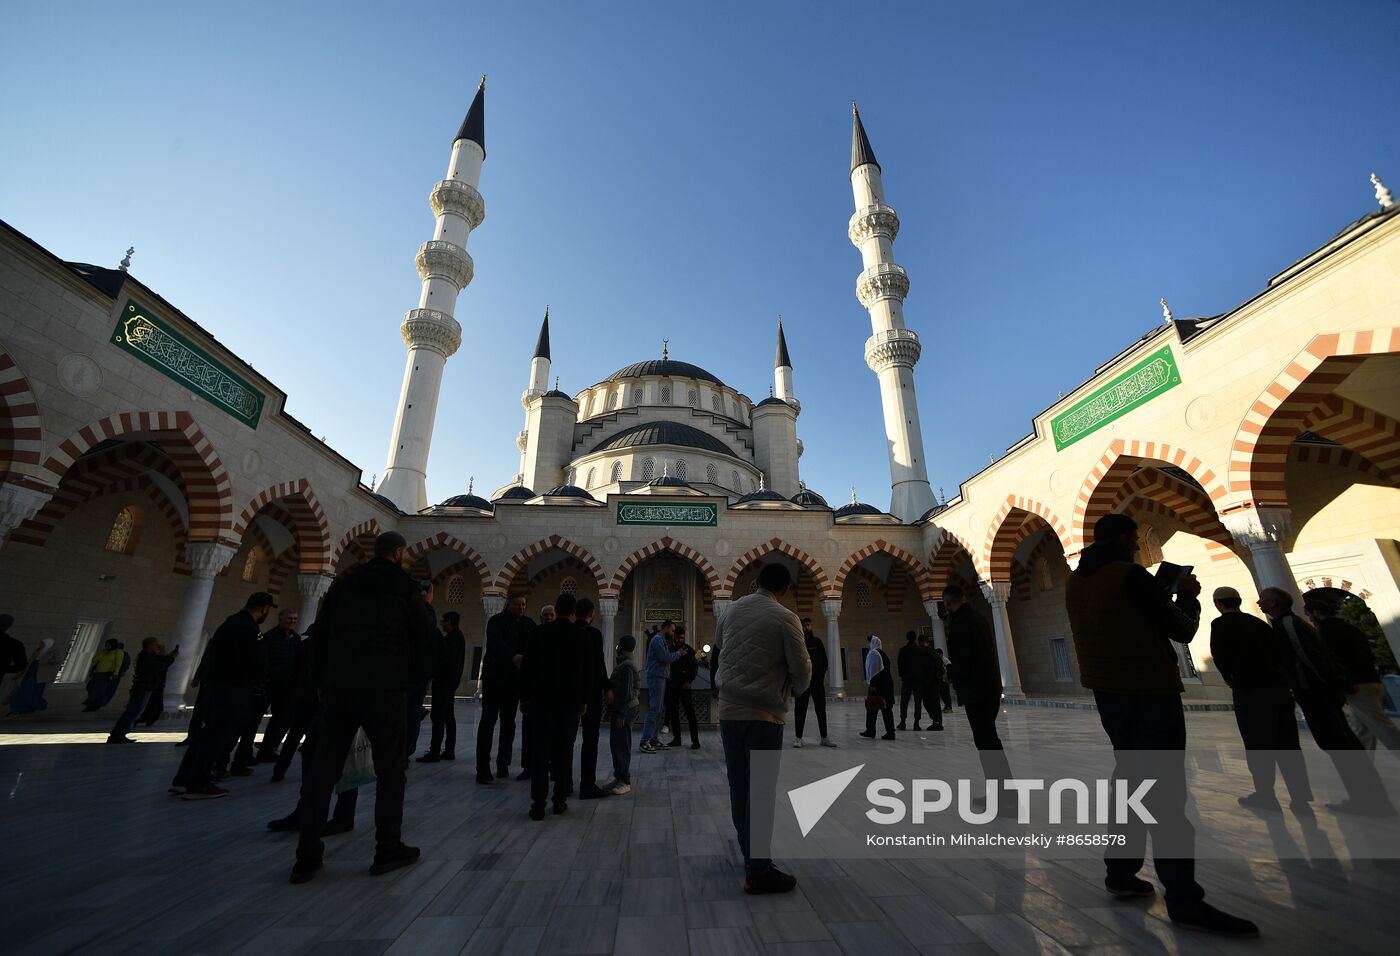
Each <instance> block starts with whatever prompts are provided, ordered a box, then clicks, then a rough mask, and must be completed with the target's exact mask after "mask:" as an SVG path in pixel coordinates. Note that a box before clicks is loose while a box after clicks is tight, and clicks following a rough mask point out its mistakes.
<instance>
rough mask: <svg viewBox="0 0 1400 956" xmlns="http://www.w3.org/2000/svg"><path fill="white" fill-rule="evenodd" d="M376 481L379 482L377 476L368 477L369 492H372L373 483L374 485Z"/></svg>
mask: <svg viewBox="0 0 1400 956" xmlns="http://www.w3.org/2000/svg"><path fill="white" fill-rule="evenodd" d="M378 480H379V476H378V475H370V476H369V490H370V491H373V490H374V483H375V482H376V481H378Z"/></svg>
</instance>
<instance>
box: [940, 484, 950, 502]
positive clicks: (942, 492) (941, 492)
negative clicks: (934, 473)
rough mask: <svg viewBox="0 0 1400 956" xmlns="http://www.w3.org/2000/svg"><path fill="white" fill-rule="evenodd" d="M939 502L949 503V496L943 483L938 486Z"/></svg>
mask: <svg viewBox="0 0 1400 956" xmlns="http://www.w3.org/2000/svg"><path fill="white" fill-rule="evenodd" d="M938 503H939V504H944V505H946V504H947V503H948V496H947V494H945V493H944V491H943V486H942V485H939V486H938Z"/></svg>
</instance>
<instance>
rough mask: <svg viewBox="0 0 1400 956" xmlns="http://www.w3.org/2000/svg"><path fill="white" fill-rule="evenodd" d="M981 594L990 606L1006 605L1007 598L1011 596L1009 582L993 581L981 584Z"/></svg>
mask: <svg viewBox="0 0 1400 956" xmlns="http://www.w3.org/2000/svg"><path fill="white" fill-rule="evenodd" d="M982 596H983V597H984V598H986V599H987V603H988V604H990V605H991V606H992V607H1006V602H1007V599H1008V598H1010V597H1011V582H1010V581H993V582H991V583H990V584H984V585H982Z"/></svg>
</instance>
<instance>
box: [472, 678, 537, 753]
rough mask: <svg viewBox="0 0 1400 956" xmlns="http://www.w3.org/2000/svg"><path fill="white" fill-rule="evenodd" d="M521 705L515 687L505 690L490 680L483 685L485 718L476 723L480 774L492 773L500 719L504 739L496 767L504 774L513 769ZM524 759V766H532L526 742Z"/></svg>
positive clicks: (482, 703)
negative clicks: (494, 740) (494, 738)
mask: <svg viewBox="0 0 1400 956" xmlns="http://www.w3.org/2000/svg"><path fill="white" fill-rule="evenodd" d="M519 706H520V698H519V697H518V696H517V695H516V693H515V691H514V690H513V689H505V690H502V689H501V688H498V687H495V686H494V685H492V684H489V683H488V684H485V685H484V686H483V687H482V688H481V720H480V722H479V723H478V724H477V725H476V772H477V774H478V775H479V776H490V775H491V735H492V734H493V733H494V732H495V729H496V721H497V720H498V719H499V720H500V722H501V738H500V740H501V742H500V748H499V749H498V750H497V751H496V769H497V770H498V771H500V772H501V773H502V774H504V773H505V772H506V771H507V770H509V769H510V757H511V752H512V751H513V750H514V749H515V709H516V708H517V707H519ZM520 763H521V764H522V769H529V764H528V763H527V762H526V760H525V748H524V746H523V743H522V746H521V748H520Z"/></svg>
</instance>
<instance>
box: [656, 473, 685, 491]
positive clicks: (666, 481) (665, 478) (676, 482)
mask: <svg viewBox="0 0 1400 956" xmlns="http://www.w3.org/2000/svg"><path fill="white" fill-rule="evenodd" d="M647 487H648V488H689V487H690V485H689V484H688V483H687V482H686V480H685V479H684V478H673V477H671V476H670V475H662V476H661V477H660V478H653V479H652V480H651V481H649V482H647Z"/></svg>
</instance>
